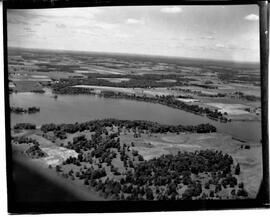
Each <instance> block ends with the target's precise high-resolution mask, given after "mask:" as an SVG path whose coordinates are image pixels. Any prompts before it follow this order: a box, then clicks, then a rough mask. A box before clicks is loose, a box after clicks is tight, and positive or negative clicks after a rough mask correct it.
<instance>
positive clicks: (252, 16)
mask: <svg viewBox="0 0 270 217" xmlns="http://www.w3.org/2000/svg"><path fill="white" fill-rule="evenodd" d="M245 19H246V20H250V21H257V20H259V16H258V15H256V14H249V15H247V16H245Z"/></svg>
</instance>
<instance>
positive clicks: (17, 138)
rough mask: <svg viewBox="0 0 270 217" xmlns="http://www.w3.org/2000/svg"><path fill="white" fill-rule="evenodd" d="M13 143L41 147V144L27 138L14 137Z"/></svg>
mask: <svg viewBox="0 0 270 217" xmlns="http://www.w3.org/2000/svg"><path fill="white" fill-rule="evenodd" d="M12 141H13V142H16V143H18V144H23V143H27V144H30V143H32V144H33V145H37V146H39V143H38V141H37V140H35V139H32V138H29V137H25V136H16V137H12Z"/></svg>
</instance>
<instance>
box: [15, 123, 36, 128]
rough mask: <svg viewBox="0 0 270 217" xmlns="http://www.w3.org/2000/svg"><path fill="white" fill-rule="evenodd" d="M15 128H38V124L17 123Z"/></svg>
mask: <svg viewBox="0 0 270 217" xmlns="http://www.w3.org/2000/svg"><path fill="white" fill-rule="evenodd" d="M13 128H14V130H34V129H36V125H35V124H31V123H17V124H15V125H14V127H13Z"/></svg>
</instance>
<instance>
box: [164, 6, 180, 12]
mask: <svg viewBox="0 0 270 217" xmlns="http://www.w3.org/2000/svg"><path fill="white" fill-rule="evenodd" d="M160 11H161V12H162V13H168V14H177V13H181V12H182V8H180V7H177V6H173V7H166V8H161V10H160Z"/></svg>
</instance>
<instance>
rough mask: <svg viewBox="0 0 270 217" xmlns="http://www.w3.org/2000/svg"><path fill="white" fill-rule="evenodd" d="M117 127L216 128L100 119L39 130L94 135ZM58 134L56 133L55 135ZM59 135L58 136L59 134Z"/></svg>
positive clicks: (208, 130)
mask: <svg viewBox="0 0 270 217" xmlns="http://www.w3.org/2000/svg"><path fill="white" fill-rule="evenodd" d="M112 126H117V127H119V128H120V129H121V128H123V127H124V128H125V129H130V130H131V129H132V130H139V131H144V130H146V131H149V132H151V133H168V132H170V133H180V132H194V133H211V132H216V128H215V127H214V126H213V125H211V124H209V123H207V124H199V125H197V126H183V125H166V124H159V123H156V122H151V121H143V120H118V119H101V120H92V121H88V122H84V123H75V124H43V125H42V126H41V130H42V131H43V132H44V133H47V132H49V131H54V132H55V134H56V135H57V134H59V133H60V132H61V133H63V132H64V133H76V132H82V131H84V130H89V131H91V132H94V131H95V133H96V134H101V133H102V132H103V131H104V130H106V129H104V128H106V127H112ZM56 132H58V133H56ZM61 133H60V134H61Z"/></svg>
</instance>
